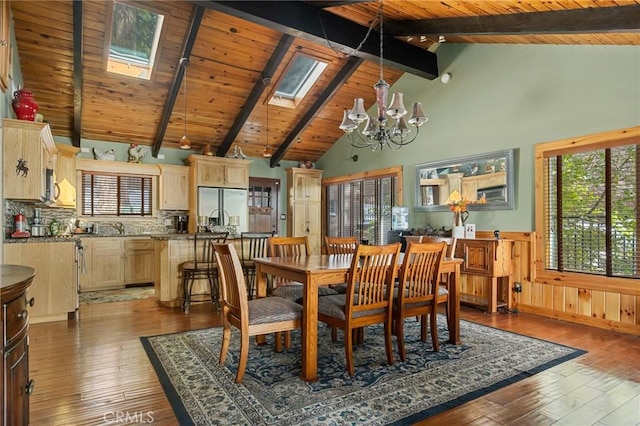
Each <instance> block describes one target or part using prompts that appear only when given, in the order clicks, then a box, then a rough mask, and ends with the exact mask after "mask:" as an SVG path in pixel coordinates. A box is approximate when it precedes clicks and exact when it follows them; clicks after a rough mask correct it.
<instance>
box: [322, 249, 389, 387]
mask: <svg viewBox="0 0 640 426" xmlns="http://www.w3.org/2000/svg"><path fill="white" fill-rule="evenodd" d="M399 253H400V243H394V244H387V245H380V246H369V245H363V244H360V245H358V248H357V250H356V252H355V253H354V255H353V260H352V261H351V267H350V268H349V274H348V277H349V281H348V283H347V284H348V286H347V293H346V294H337V295H334V296H325V297H319V298H318V320H319V321H322V322H325V323H327V324H328V325H330V326H331V327H337V328H341V329H342V330H343V331H344V350H345V356H346V360H347V371H348V372H349V374H350V375H351V376H353V375H354V374H355V371H354V365H353V338H354V330H357V329H360V328H363V327H365V326H367V325H372V324H379V323H383V324H384V333H385V348H386V353H387V362H388V363H389V364H393V348H392V346H391V328H392V316H391V314H392V303H393V289H394V281H395V278H396V273H397V271H398V263H397V262H398V255H399Z"/></svg>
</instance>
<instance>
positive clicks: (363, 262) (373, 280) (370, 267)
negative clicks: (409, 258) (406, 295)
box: [346, 243, 400, 318]
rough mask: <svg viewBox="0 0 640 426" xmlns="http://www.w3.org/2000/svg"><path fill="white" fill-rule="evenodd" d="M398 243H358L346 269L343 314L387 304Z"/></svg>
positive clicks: (396, 260) (384, 306)
mask: <svg viewBox="0 0 640 426" xmlns="http://www.w3.org/2000/svg"><path fill="white" fill-rule="evenodd" d="M399 253H400V243H395V244H387V245H380V246H369V245H362V244H359V245H358V248H357V249H356V252H355V254H354V255H353V260H352V262H351V268H350V269H349V281H348V288H347V303H346V306H347V310H348V311H350V312H347V317H348V318H351V317H352V316H353V314H354V313H357V312H358V311H368V310H372V309H377V308H387V307H388V306H389V304H390V300H391V296H392V294H393V283H394V280H395V276H396V272H397V268H398V254H399Z"/></svg>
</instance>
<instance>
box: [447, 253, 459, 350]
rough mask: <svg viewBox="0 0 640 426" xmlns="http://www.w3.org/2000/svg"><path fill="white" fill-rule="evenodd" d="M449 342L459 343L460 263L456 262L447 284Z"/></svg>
mask: <svg viewBox="0 0 640 426" xmlns="http://www.w3.org/2000/svg"><path fill="white" fill-rule="evenodd" d="M449 343H453V344H454V345H459V344H460V264H456V266H455V272H454V274H453V283H452V285H450V286H449Z"/></svg>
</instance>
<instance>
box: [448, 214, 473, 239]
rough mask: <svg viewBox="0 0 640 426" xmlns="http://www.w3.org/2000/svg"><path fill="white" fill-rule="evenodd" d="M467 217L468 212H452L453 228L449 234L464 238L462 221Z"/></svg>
mask: <svg viewBox="0 0 640 426" xmlns="http://www.w3.org/2000/svg"><path fill="white" fill-rule="evenodd" d="M468 217H469V212H466V211H465V212H453V228H452V229H451V236H452V237H453V238H464V223H465V222H466V220H467V218H468Z"/></svg>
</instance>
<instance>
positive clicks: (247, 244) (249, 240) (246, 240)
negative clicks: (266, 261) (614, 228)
mask: <svg viewBox="0 0 640 426" xmlns="http://www.w3.org/2000/svg"><path fill="white" fill-rule="evenodd" d="M273 234H274V232H242V233H241V234H240V241H241V245H240V247H241V254H242V255H241V259H242V261H243V262H245V261H250V260H253V259H254V258H256V257H266V256H268V255H269V254H268V250H267V246H268V243H269V238H270V237H273Z"/></svg>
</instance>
